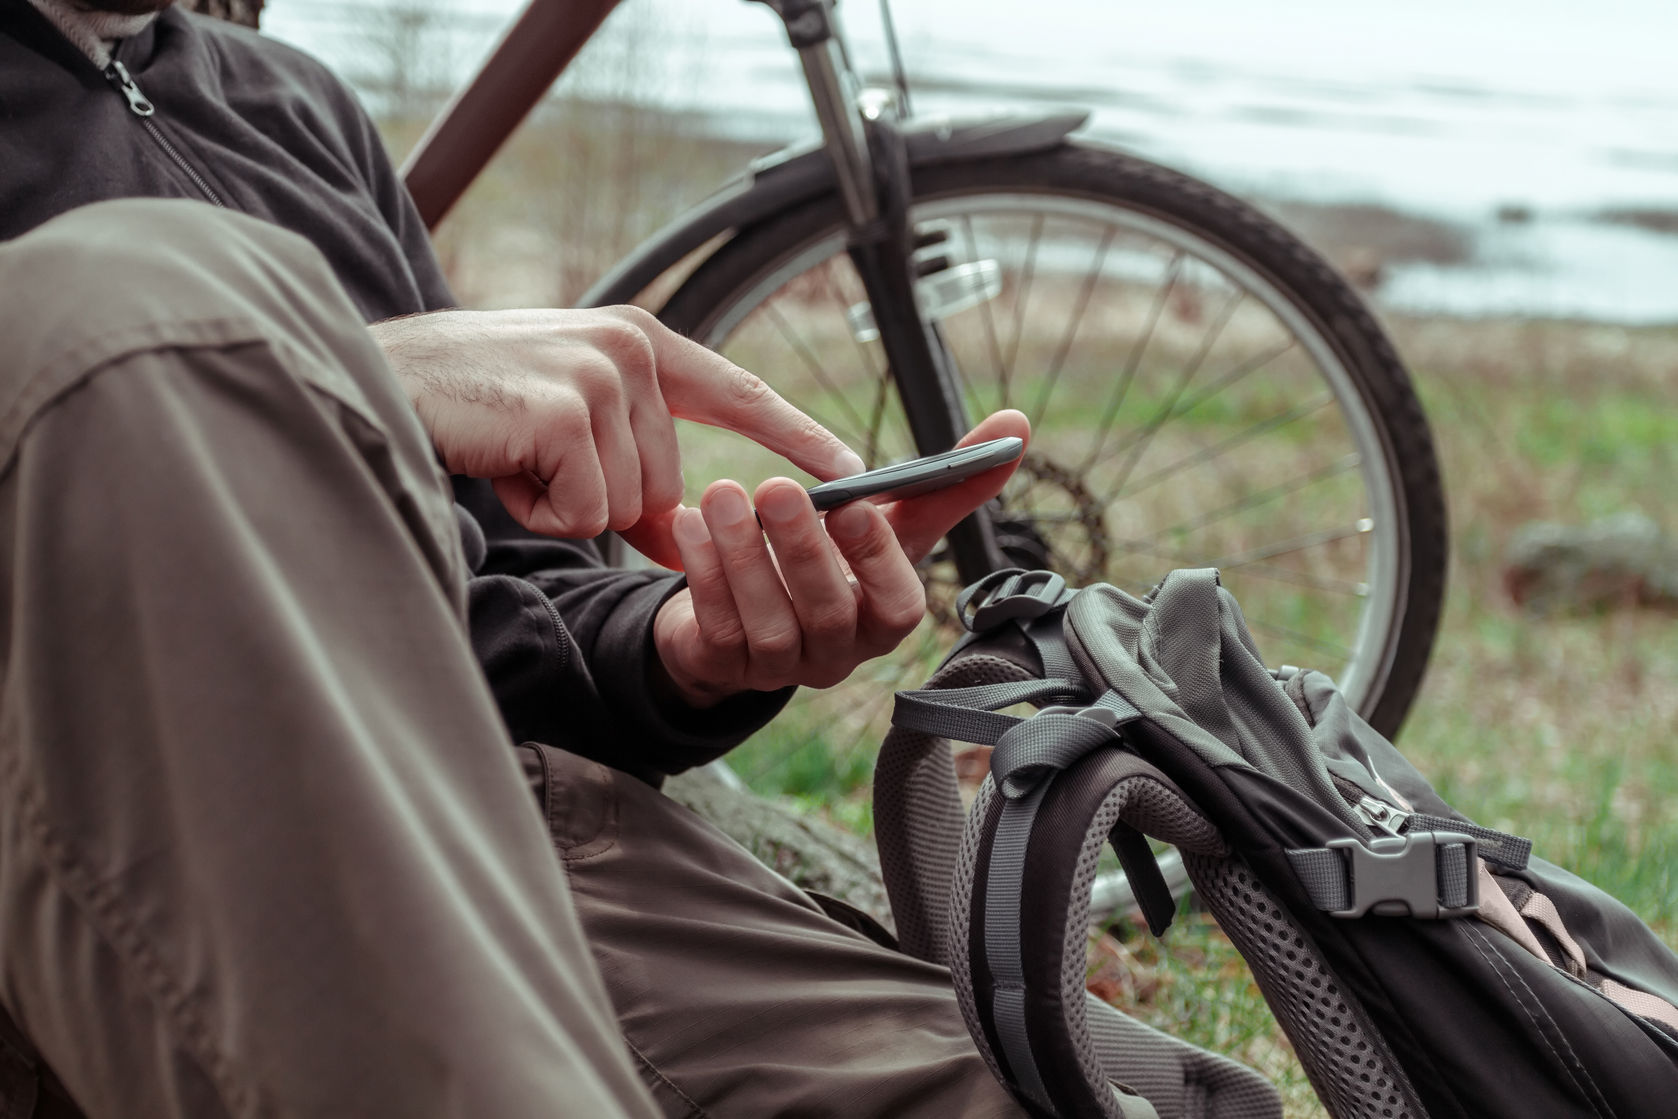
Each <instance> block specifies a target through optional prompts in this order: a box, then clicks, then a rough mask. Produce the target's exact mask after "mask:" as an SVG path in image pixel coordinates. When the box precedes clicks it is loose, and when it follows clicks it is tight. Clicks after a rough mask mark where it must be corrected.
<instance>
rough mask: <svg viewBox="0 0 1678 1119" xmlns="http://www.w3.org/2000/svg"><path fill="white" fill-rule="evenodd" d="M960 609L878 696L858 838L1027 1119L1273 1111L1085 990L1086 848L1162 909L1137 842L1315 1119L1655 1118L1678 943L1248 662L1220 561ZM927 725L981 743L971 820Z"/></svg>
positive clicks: (1048, 583) (1323, 687)
mask: <svg viewBox="0 0 1678 1119" xmlns="http://www.w3.org/2000/svg"><path fill="white" fill-rule="evenodd" d="M958 611H959V613H960V615H961V617H962V619H963V621H964V623H965V624H966V625H967V627H968V629H969V631H970V632H969V633H968V634H966V635H965V636H964V637H963V638H962V639H961V641H960V642H958V644H957V645H956V647H955V649H954V650H953V651H952V652H951V654H950V655H949V656H948V657H947V658H946V660H945V661H944V663H943V665H942V666H941V667H940V669H939V670H938V672H937V673H936V675H935V676H934V677H933V679H932V680H931V681H930V682H929V684H928V686H927V687H926V688H925V689H923V690H920V691H916V692H899V693H898V696H897V705H896V708H895V711H894V714H893V729H892V731H891V732H890V734H889V735H888V736H887V739H886V742H885V745H884V747H883V748H882V751H881V755H880V759H879V763H878V766H877V769H876V775H875V827H876V836H877V842H878V844H879V848H880V856H881V864H882V870H883V872H884V876H885V880H886V884H887V888H888V892H889V894H890V899H891V905H892V911H893V914H894V916H895V919H896V922H897V928H898V934H899V938H900V940H901V942H902V945H903V947H904V949H905V950H906V951H909V952H910V953H912V954H914V955H917V956H920V957H922V958H925V959H929V960H933V961H936V962H939V963H943V964H945V965H947V966H949V967H950V968H951V970H952V973H953V975H954V978H955V982H956V987H957V993H958V995H959V998H960V1002H961V1006H962V1012H963V1014H964V1016H965V1018H966V1021H967V1025H968V1028H969V1030H970V1031H971V1032H972V1034H973V1038H974V1040H975V1042H976V1043H977V1044H978V1046H979V1049H980V1051H981V1052H982V1053H983V1054H984V1056H985V1059H986V1061H987V1062H988V1063H989V1065H990V1067H991V1070H992V1071H993V1072H994V1073H995V1074H996V1075H997V1077H998V1078H999V1079H1000V1080H1001V1081H1002V1082H1003V1083H1004V1084H1006V1085H1007V1086H1008V1087H1009V1089H1010V1090H1011V1091H1012V1092H1013V1093H1014V1095H1015V1096H1016V1098H1017V1099H1018V1100H1019V1101H1020V1102H1021V1104H1022V1105H1023V1106H1024V1107H1025V1108H1026V1109H1027V1110H1028V1111H1029V1112H1031V1114H1033V1115H1035V1116H1042V1117H1054V1119H1074V1117H1083V1116H1104V1117H1110V1119H1120V1117H1123V1119H1139V1117H1144V1119H1151V1117H1155V1116H1158V1117H1163V1119H1176V1117H1178V1116H1206V1117H1237V1119H1258V1117H1261V1116H1263V1117H1269V1116H1279V1115H1280V1114H1281V1105H1280V1103H1279V1100H1278V1097H1277V1095H1276V1093H1275V1092H1274V1090H1273V1089H1272V1088H1271V1086H1270V1085H1269V1084H1268V1083H1266V1082H1265V1081H1264V1080H1263V1079H1262V1078H1261V1077H1259V1076H1258V1074H1256V1073H1254V1072H1253V1071H1252V1070H1250V1069H1247V1068H1246V1067H1245V1066H1242V1065H1238V1064H1236V1063H1235V1062H1233V1061H1230V1060H1227V1059H1225V1058H1223V1057H1220V1056H1217V1055H1215V1054H1212V1053H1209V1052H1207V1051H1205V1050H1202V1049H1199V1048H1197V1047H1195V1046H1192V1045H1189V1044H1188V1043H1185V1042H1182V1041H1179V1040H1177V1039H1174V1038H1170V1037H1167V1036H1166V1035H1164V1034H1162V1033H1159V1032H1157V1031H1154V1030H1151V1029H1149V1028H1148V1027H1146V1026H1144V1025H1142V1024H1141V1023H1138V1022H1136V1021H1134V1020H1132V1019H1129V1018H1127V1017H1125V1016H1124V1015H1122V1014H1120V1013H1119V1012H1118V1011H1116V1010H1114V1009H1113V1008H1112V1007H1110V1006H1108V1005H1107V1004H1106V1003H1103V1002H1100V1001H1099V1000H1096V999H1094V998H1093V997H1090V996H1087V995H1086V994H1085V992H1084V989H1083V988H1084V977H1085V953H1086V944H1087V940H1086V938H1087V934H1088V922H1089V907H1090V888H1091V883H1092V881H1093V879H1094V877H1095V872H1096V863H1097V859H1098V857H1099V856H1100V854H1101V852H1102V849H1103V847H1104V845H1105V844H1107V843H1108V842H1111V843H1112V844H1113V846H1114V848H1115V850H1116V851H1117V853H1118V855H1119V859H1120V862H1121V864H1122V865H1123V866H1124V868H1125V871H1126V874H1127V876H1128V877H1129V879H1130V882H1131V885H1132V888H1133V890H1134V893H1135V896H1136V898H1137V901H1138V904H1139V906H1140V908H1141V909H1142V911H1143V913H1144V916H1145V917H1146V919H1147V921H1148V924H1149V926H1150V928H1151V929H1152V930H1153V931H1154V933H1155V934H1156V935H1157V934H1159V933H1162V932H1163V931H1164V929H1165V927H1166V926H1167V925H1168V924H1169V923H1170V920H1171V917H1172V907H1173V904H1174V903H1173V899H1172V896H1171V892H1170V890H1169V889H1168V888H1167V887H1166V884H1165V882H1164V880H1163V879H1162V878H1161V876H1160V872H1159V870H1158V868H1157V866H1156V864H1155V862H1154V858H1153V854H1152V850H1151V848H1150V845H1149V842H1148V837H1152V838H1153V839H1156V840H1163V841H1165V842H1167V843H1170V844H1173V845H1175V846H1176V847H1177V849H1178V850H1179V851H1180V852H1181V854H1182V859H1183V863H1184V865H1185V867H1186V869H1187V871H1188V873H1189V876H1190V878H1191V879H1192V881H1193V884H1194V888H1195V891H1196V893H1197V894H1198V896H1199V897H1200V899H1201V900H1202V902H1203V904H1204V905H1205V907H1206V908H1207V909H1208V910H1209V911H1210V912H1211V913H1212V915H1213V916H1214V917H1215V918H1216V920H1217V921H1218V923H1219V925H1220V926H1221V927H1222V928H1223V930H1224V932H1225V933H1226V934H1227V935H1228V937H1229V938H1230V940H1231V941H1232V942H1233V943H1234V944H1235V946H1236V948H1237V949H1238V950H1239V951H1240V953H1241V954H1242V956H1243V957H1244V958H1245V960H1246V961H1247V964H1248V965H1249V967H1250V968H1251V970H1252V973H1253V976H1254V979H1255V980H1256V982H1257V985H1258V987H1259V989H1260V991H1261V992H1262V993H1263V995H1264V997H1265V999H1266V1001H1267V1002H1268V1004H1269V1006H1270V1008H1271V1010H1272V1011H1273V1013H1274V1014H1275V1016H1276V1018H1277V1020H1278V1021H1279V1023H1280V1025H1281V1026H1282V1028H1283V1030H1284V1031H1285V1032H1286V1034H1287V1035H1288V1037H1289V1039H1290V1040H1291V1041H1292V1043H1293V1046H1294V1048H1295V1050H1296V1052H1297V1053H1298V1056H1299V1059H1300V1062H1301V1064H1302V1065H1303V1066H1304V1069H1305V1071H1306V1074H1307V1076H1308V1077H1309V1078H1310V1081H1311V1084H1312V1086H1313V1088H1314V1089H1315V1090H1316V1092H1317V1094H1318V1096H1319V1097H1320V1098H1321V1100H1322V1101H1323V1103H1324V1105H1325V1106H1326V1108H1327V1109H1328V1111H1329V1112H1330V1113H1331V1114H1332V1115H1333V1116H1335V1117H1336V1119H1349V1117H1363V1116H1370V1117H1376V1116H1379V1117H1399V1116H1406V1117H1421V1116H1432V1117H1434V1119H1442V1117H1456V1116H1461V1117H1470V1116H1473V1117H1484V1116H1517V1115H1518V1116H1543V1117H1550V1116H1575V1115H1578V1116H1598V1117H1609V1116H1617V1117H1621V1119H1630V1117H1634V1116H1655V1115H1661V1116H1671V1115H1675V1114H1678V1009H1675V1008H1674V1004H1675V1003H1678V956H1675V955H1674V953H1673V952H1672V951H1670V950H1669V949H1668V948H1667V947H1666V946H1665V945H1664V944H1663V943H1662V942H1661V941H1660V940H1659V939H1658V938H1657V937H1656V936H1655V935H1654V934H1653V933H1652V932H1651V931H1650V930H1649V928H1648V927H1647V926H1645V925H1644V924H1643V923H1642V922H1641V921H1640V920H1639V919H1638V918H1637V917H1636V916H1635V915H1634V914H1632V913H1631V911H1630V910H1628V909H1627V908H1626V907H1625V906H1623V905H1622V904H1620V903H1619V902H1618V901H1616V900H1615V899H1613V898H1612V897H1610V896H1608V895H1607V894H1605V893H1603V892H1602V891H1600V890H1598V889H1596V888H1595V887H1593V886H1591V885H1589V884H1588V883H1586V882H1584V881H1583V880H1581V879H1579V878H1577V877H1575V876H1574V875H1572V874H1569V873H1568V872H1567V871H1565V870H1562V869H1561V868H1559V867H1556V866H1553V865H1551V864H1549V863H1546V862H1544V861H1543V860H1542V859H1540V858H1536V857H1533V856H1532V855H1531V850H1530V847H1531V845H1530V843H1528V842H1527V841H1526V840H1523V839H1520V838H1518V837H1516V836H1512V835H1508V834H1505V833H1501V832H1498V831H1494V830H1491V829H1488V828H1483V827H1480V826H1478V825H1476V824H1474V823H1473V822H1472V821H1471V820H1470V819H1469V818H1468V817H1466V816H1465V815H1463V814H1462V813H1460V812H1458V811H1457V810H1456V809H1454V808H1452V807H1451V806H1450V805H1448V804H1446V803H1445V802H1444V801H1443V800H1442V799H1440V797H1439V796H1438V795H1437V793H1435V791H1434V790H1433V788H1432V787H1431V786H1430V785H1429V784H1428V782H1427V780H1426V779H1425V778H1423V777H1422V775H1421V774H1420V773H1419V772H1417V770H1416V769H1415V767H1413V766H1412V765H1411V764H1410V763H1409V762H1407V761H1406V760H1405V759H1404V757H1403V755H1401V754H1400V753H1399V752H1398V750H1397V749H1395V748H1394V747H1393V745H1392V744H1391V743H1389V742H1388V741H1387V740H1386V739H1384V738H1382V737H1381V736H1380V735H1379V734H1378V733H1376V732H1375V731H1374V730H1372V729H1371V728H1370V727H1369V726H1368V725H1367V724H1366V723H1364V722H1363V721H1362V720H1361V719H1360V718H1358V716H1357V715H1356V713H1355V712H1353V711H1352V710H1351V709H1350V707H1349V706H1348V705H1347V704H1346V702H1345V700H1344V699H1343V698H1342V697H1341V695H1340V694H1339V692H1338V691H1337V690H1336V689H1335V686H1334V683H1333V681H1331V680H1330V679H1329V678H1328V677H1327V676H1325V675H1323V674H1322V673H1320V672H1313V671H1302V670H1299V669H1295V668H1283V669H1281V670H1279V671H1276V672H1272V671H1270V670H1268V669H1266V668H1265V667H1264V662H1263V661H1262V660H1261V659H1260V657H1259V655H1258V652H1257V649H1256V647H1255V645H1254V642H1253V639H1252V637H1251V635H1250V634H1249V633H1248V631H1247V627H1246V624H1245V622H1244V620H1243V619H1242V615H1241V611H1240V608H1239V607H1238V606H1237V605H1236V602H1235V599H1234V598H1233V597H1232V596H1231V595H1230V594H1229V592H1228V591H1227V590H1226V589H1224V588H1223V587H1222V586H1221V585H1220V584H1219V581H1218V576H1217V573H1216V572H1215V571H1212V570H1195V571H1176V572H1173V573H1172V574H1170V575H1168V576H1167V577H1166V578H1165V580H1164V581H1163V582H1162V583H1160V585H1159V586H1157V587H1156V588H1155V589H1154V591H1153V592H1152V593H1151V594H1149V595H1148V596H1147V597H1145V598H1136V597H1134V596H1132V595H1129V594H1126V593H1125V592H1123V591H1121V590H1118V589H1116V588H1114V587H1111V586H1093V587H1089V588H1086V589H1083V590H1081V591H1076V592H1075V591H1072V590H1070V589H1068V588H1067V587H1066V586H1065V584H1064V583H1063V582H1062V581H1061V580H1060V578H1059V577H1058V576H1055V575H1053V574H1050V573H1047V572H1024V571H1018V570H1015V571H1005V572H997V573H994V574H992V575H990V576H988V577H987V578H986V579H984V580H982V581H980V582H979V583H976V584H974V585H973V586H971V587H969V588H968V589H967V590H966V591H964V592H963V594H962V595H961V597H960V598H959V599H958ZM1021 703H1029V704H1031V705H1034V706H1035V707H1037V709H1038V710H1037V711H1036V713H1035V714H1034V715H1031V716H1030V717H1026V718H1021V717H1016V716H1013V715H1009V714H1003V713H1000V712H1001V709H1003V708H1006V707H1010V706H1013V705H1016V704H1021ZM949 740H959V741H964V742H972V743H985V744H991V745H993V746H994V747H995V748H994V750H993V751H992V754H991V759H990V773H989V775H988V776H987V777H986V778H985V780H984V783H983V785H982V787H981V788H980V790H979V793H978V796H977V799H976V801H975V802H974V804H973V805H972V808H971V811H970V812H969V813H968V814H967V815H966V818H965V821H964V820H963V813H962V809H961V805H960V800H959V796H958V791H957V786H956V780H955V773H954V767H953V763H952V759H951V753H950V749H949Z"/></svg>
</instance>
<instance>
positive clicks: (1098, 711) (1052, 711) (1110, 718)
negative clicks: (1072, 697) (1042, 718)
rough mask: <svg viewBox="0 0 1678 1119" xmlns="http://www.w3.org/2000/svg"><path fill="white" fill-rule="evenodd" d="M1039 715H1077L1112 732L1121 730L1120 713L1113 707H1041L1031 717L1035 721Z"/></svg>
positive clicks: (1062, 705)
mask: <svg viewBox="0 0 1678 1119" xmlns="http://www.w3.org/2000/svg"><path fill="white" fill-rule="evenodd" d="M1038 715H1076V716H1078V718H1080V719H1088V720H1089V721H1090V722H1092V723H1100V724H1101V725H1102V726H1104V727H1106V728H1107V729H1108V730H1111V731H1117V730H1118V729H1119V718H1120V716H1119V712H1117V711H1115V710H1114V709H1113V708H1111V707H1101V706H1098V705H1095V704H1091V705H1090V706H1088V707H1076V706H1074V705H1072V704H1069V703H1068V704H1056V705H1054V706H1051V707H1039V708H1038V709H1037V710H1036V712H1035V713H1033V715H1032V716H1031V717H1032V718H1034V719H1035V718H1036V717H1037V716H1038Z"/></svg>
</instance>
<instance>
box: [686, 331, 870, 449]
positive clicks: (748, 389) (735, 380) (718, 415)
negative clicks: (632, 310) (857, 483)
mask: <svg viewBox="0 0 1678 1119" xmlns="http://www.w3.org/2000/svg"><path fill="white" fill-rule="evenodd" d="M653 351H654V356H655V359H656V361H657V362H658V383H659V387H660V388H661V389H662V390H663V392H664V402H665V404H666V405H668V406H669V408H670V414H671V415H673V416H677V417H679V418H681V419H684V420H692V421H694V422H695V423H702V424H709V425H710V426H712V427H720V428H726V429H727V430H729V431H735V432H738V433H740V434H741V435H744V436H745V437H746V438H748V439H750V440H751V441H752V442H754V443H757V444H759V445H760V446H763V447H767V448H768V449H769V450H771V451H774V452H775V453H776V454H778V455H780V456H781V457H782V458H784V459H787V460H788V461H789V462H792V463H794V464H795V465H797V466H799V467H801V468H802V469H804V470H807V471H809V472H810V473H811V474H814V475H815V476H816V477H818V478H821V479H822V480H824V481H827V480H831V479H833V478H843V477H844V476H845V475H847V474H860V473H861V472H862V470H863V462H862V458H861V456H860V455H858V454H857V453H856V452H855V451H853V450H851V449H850V448H849V447H847V446H845V443H844V441H843V440H841V439H840V438H839V437H838V436H837V435H835V434H833V433H832V432H831V431H829V430H827V428H825V427H823V426H822V425H821V424H819V423H817V422H816V421H815V420H813V419H811V418H810V417H809V416H807V415H805V414H804V413H803V412H801V411H799V410H798V409H797V408H795V407H793V406H792V405H791V404H789V403H787V401H786V400H785V399H784V398H783V397H782V396H781V394H780V393H778V392H776V391H775V390H774V389H772V388H770V387H769V385H768V384H766V383H765V382H764V381H763V379H762V378H760V377H758V376H757V375H756V374H755V373H750V372H748V371H746V370H744V369H742V368H740V367H739V366H738V365H735V364H734V363H733V362H732V361H729V360H728V359H727V358H725V357H723V356H722V355H721V354H719V353H717V352H715V351H714V350H709V349H706V348H705V347H704V346H701V345H700V344H699V343H698V342H695V341H693V340H692V339H691V338H684V337H683V336H682V335H680V334H677V333H676V332H675V331H671V330H661V331H658V332H657V335H656V337H654V339H653Z"/></svg>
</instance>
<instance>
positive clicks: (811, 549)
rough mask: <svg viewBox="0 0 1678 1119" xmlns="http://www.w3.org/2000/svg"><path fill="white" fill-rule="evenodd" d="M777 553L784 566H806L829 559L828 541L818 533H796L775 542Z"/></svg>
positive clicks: (795, 567)
mask: <svg viewBox="0 0 1678 1119" xmlns="http://www.w3.org/2000/svg"><path fill="white" fill-rule="evenodd" d="M775 555H776V556H777V557H778V558H779V559H780V561H781V564H782V565H783V566H784V567H789V568H794V569H797V568H804V567H810V566H812V565H815V564H820V563H823V562H825V561H827V559H828V555H829V552H828V545H827V541H826V540H825V539H823V538H822V537H821V536H820V535H818V534H816V533H805V532H800V533H795V534H793V535H792V536H791V537H790V538H788V539H786V540H781V541H777V542H776V543H775Z"/></svg>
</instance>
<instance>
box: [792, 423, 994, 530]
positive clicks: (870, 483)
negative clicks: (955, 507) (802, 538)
mask: <svg viewBox="0 0 1678 1119" xmlns="http://www.w3.org/2000/svg"><path fill="white" fill-rule="evenodd" d="M1023 450H1025V440H1023V439H1020V438H1018V437H1015V436H1009V437H1008V438H1007V439H992V440H990V441H989V442H986V443H975V444H974V445H973V446H971V447H957V448H956V449H955V450H953V451H945V452H944V453H943V454H941V455H928V456H927V457H925V458H915V459H910V460H909V461H908V462H900V463H898V464H897V465H896V466H882V467H880V468H879V469H877V470H870V471H868V472H867V473H866V474H852V475H851V476H850V477H849V478H836V479H834V480H833V481H831V482H823V483H822V484H821V485H819V486H812V487H810V490H809V494H810V501H811V503H812V504H813V505H815V507H816V511H817V512H818V513H825V512H827V511H828V510H829V509H835V508H838V507H839V506H841V505H844V504H845V503H846V502H849V501H876V502H886V501H897V500H898V499H900V498H905V497H914V496H915V495H917V494H923V493H930V492H932V491H933V490H941V489H943V488H944V487H945V486H953V485H955V484H956V483H957V482H964V481H966V480H967V479H969V478H971V477H973V475H975V474H983V473H984V472H985V471H987V470H990V469H991V468H992V467H997V466H1001V465H1002V464H1003V463H1005V462H1013V461H1014V460H1015V459H1017V458H1019V457H1020V452H1021V451H1023Z"/></svg>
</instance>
